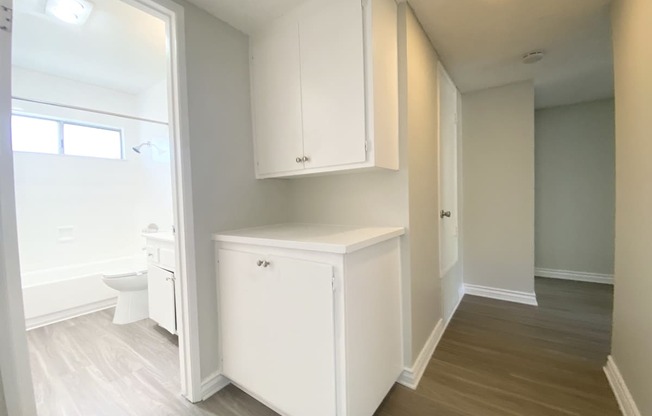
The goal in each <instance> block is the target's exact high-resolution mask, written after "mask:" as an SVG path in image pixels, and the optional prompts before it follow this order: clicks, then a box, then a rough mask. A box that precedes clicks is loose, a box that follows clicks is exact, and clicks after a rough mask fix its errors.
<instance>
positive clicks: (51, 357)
mask: <svg viewBox="0 0 652 416" xmlns="http://www.w3.org/2000/svg"><path fill="white" fill-rule="evenodd" d="M112 317H113V309H108V310H105V311H101V312H97V313H93V314H90V315H85V316H81V317H78V318H74V319H70V320H68V321H63V322H59V323H56V324H52V325H48V326H45V327H42V328H37V329H34V330H31V331H28V333H27V338H28V342H29V350H30V359H31V365H32V376H33V379H34V390H35V395H36V402H37V408H38V413H39V415H41V416H45V415H53V416H54V415H56V416H61V415H80V416H81V415H83V416H90V415H93V416H104V415H106V416H122V415H134V416H150V415H175V416H177V415H191V416H194V415H197V416H210V415H216V416H217V415H219V416H245V415H246V416H267V415H276V413H274V412H272V411H271V410H269V409H268V408H266V407H265V406H263V405H262V404H260V403H258V402H256V401H255V400H253V399H252V398H251V397H249V396H248V395H246V394H245V393H243V392H242V391H240V390H239V389H237V388H236V387H234V386H228V387H227V388H225V389H223V390H222V391H221V392H219V393H218V394H216V395H215V396H213V397H211V398H210V399H209V400H207V401H205V402H203V403H200V404H197V405H193V404H192V403H190V402H188V401H187V400H185V399H184V398H183V397H181V395H179V390H180V384H179V356H178V354H179V350H178V346H177V337H176V336H172V335H170V334H169V333H167V332H166V331H165V330H163V329H160V328H158V327H157V326H156V324H155V323H154V322H153V321H151V320H143V321H140V322H136V323H133V324H129V325H113V323H112V322H111V319H112Z"/></svg>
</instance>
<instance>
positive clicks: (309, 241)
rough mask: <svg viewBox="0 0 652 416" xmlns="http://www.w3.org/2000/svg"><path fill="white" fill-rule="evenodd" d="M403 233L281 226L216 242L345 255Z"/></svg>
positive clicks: (219, 238)
mask: <svg viewBox="0 0 652 416" xmlns="http://www.w3.org/2000/svg"><path fill="white" fill-rule="evenodd" d="M403 234H405V229H404V228H403V227H349V226H339V225H316V224H278V225H268V226H264V227H256V228H246V229H242V230H235V231H225V232H221V233H216V234H213V240H214V241H221V242H229V243H242V244H254V245H261V246H270V247H280V248H290V249H297V250H310V251H321V252H326V253H337V254H346V253H352V252H354V251H357V250H360V249H362V248H365V247H369V246H371V245H374V244H378V243H380V242H383V241H385V240H389V239H391V238H394V237H398V236H400V235H403Z"/></svg>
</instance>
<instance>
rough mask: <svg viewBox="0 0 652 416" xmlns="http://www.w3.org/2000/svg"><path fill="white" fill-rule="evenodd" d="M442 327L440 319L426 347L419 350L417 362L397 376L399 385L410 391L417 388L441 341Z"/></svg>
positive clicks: (442, 321) (442, 323)
mask: <svg viewBox="0 0 652 416" xmlns="http://www.w3.org/2000/svg"><path fill="white" fill-rule="evenodd" d="M444 326H445V325H444V320H443V319H440V320H439V322H437V325H435V329H433V331H432V333H431V334H430V336H429V337H428V340H427V341H426V345H424V346H423V349H421V352H420V353H419V356H418V357H417V360H416V361H415V362H414V365H412V367H410V368H406V369H405V370H403V372H402V373H401V375H400V376H399V378H398V380H397V382H398V383H399V384H402V385H404V386H405V387H409V388H411V389H416V388H417V386H418V385H419V381H421V377H422V376H423V373H424V372H425V371H426V367H427V366H428V362H429V361H430V358H431V357H432V354H433V353H434V352H435V348H437V344H439V340H440V339H441V337H442V335H444V329H445V328H444Z"/></svg>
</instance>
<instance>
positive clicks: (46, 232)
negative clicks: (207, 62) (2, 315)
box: [13, 68, 173, 328]
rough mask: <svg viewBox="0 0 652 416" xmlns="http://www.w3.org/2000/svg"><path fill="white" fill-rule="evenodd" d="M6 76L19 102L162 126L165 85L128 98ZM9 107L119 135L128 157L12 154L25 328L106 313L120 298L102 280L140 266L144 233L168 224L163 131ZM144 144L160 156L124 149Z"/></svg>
mask: <svg viewBox="0 0 652 416" xmlns="http://www.w3.org/2000/svg"><path fill="white" fill-rule="evenodd" d="M13 74H14V79H13V85H14V94H15V95H16V96H20V97H23V98H28V99H40V100H44V101H51V102H57V103H62V104H67V105H74V106H77V107H83V106H86V107H88V108H89V109H99V110H102V111H109V112H113V113H120V114H127V115H133V116H139V117H146V118H150V119H156V120H163V121H165V120H167V105H166V100H165V99H164V97H165V91H166V90H165V81H164V80H162V81H161V82H159V83H157V84H155V85H153V86H152V87H151V88H149V89H147V90H145V91H143V93H142V94H140V95H133V94H127V93H121V92H118V91H115V90H110V89H106V88H102V87H97V86H93V85H89V84H82V83H79V82H75V81H72V80H67V79H63V78H58V77H53V76H51V75H47V74H43V73H39V72H35V71H30V70H25V69H21V68H14V71H13ZM98 107H99V108H98ZM14 108H15V111H19V112H20V113H24V114H29V115H34V116H44V117H55V118H61V119H64V120H71V121H76V122H81V123H87V124H93V125H102V126H111V127H116V128H120V129H122V132H123V140H124V149H125V150H124V157H125V160H110V159H100V158H88V157H75V156H60V155H47V154H38V153H25V152H15V153H14V164H15V183H16V201H17V216H18V233H19V245H20V256H21V272H22V285H23V289H24V290H23V297H24V303H25V315H26V320H27V326H28V327H29V328H32V327H35V326H40V325H44V324H48V323H50V322H53V321H57V320H61V319H65V318H67V317H71V316H76V315H79V314H82V313H87V312H91V311H94V310H98V309H102V308H106V307H110V306H112V305H114V304H115V298H116V296H117V293H116V292H115V291H113V290H112V289H109V288H108V287H106V286H105V285H104V284H103V283H102V281H101V274H102V273H104V272H109V271H111V270H115V269H123V268H125V267H132V265H136V264H139V265H138V266H137V267H136V268H139V267H140V268H142V265H144V264H145V254H144V251H143V250H142V249H143V247H144V239H143V238H142V237H141V236H140V232H141V230H142V229H143V228H145V227H146V226H147V225H148V224H149V223H156V224H158V225H159V227H160V228H161V229H162V230H166V229H167V230H169V229H171V226H172V222H173V220H172V189H171V188H172V187H171V173H170V163H169V161H170V152H169V144H168V132H167V126H164V125H158V124H154V123H147V122H139V121H134V120H128V119H123V118H118V117H113V116H107V115H102V114H96V113H92V112H89V111H79V110H71V109H67V108H60V107H53V106H48V105H42V104H35V103H27V102H21V101H15V102H14ZM149 140H151V141H152V142H153V143H155V144H157V146H158V147H160V148H161V149H163V151H162V152H158V151H155V150H153V149H150V148H148V149H143V151H142V153H141V154H136V153H135V152H132V151H131V150H130V149H131V147H133V146H135V145H137V144H139V143H141V142H143V141H149ZM134 270H135V269H134Z"/></svg>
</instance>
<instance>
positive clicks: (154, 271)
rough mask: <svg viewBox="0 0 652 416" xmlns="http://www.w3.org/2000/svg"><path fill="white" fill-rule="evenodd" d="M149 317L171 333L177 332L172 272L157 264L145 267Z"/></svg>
mask: <svg viewBox="0 0 652 416" xmlns="http://www.w3.org/2000/svg"><path fill="white" fill-rule="evenodd" d="M147 297H148V300H149V317H150V319H152V320H154V321H156V323H157V324H159V326H160V327H162V328H164V329H166V330H167V331H169V332H170V333H172V334H176V333H177V320H176V312H175V302H174V273H172V272H170V271H168V270H165V269H162V268H160V267H158V266H154V265H151V264H150V265H149V266H148V268H147Z"/></svg>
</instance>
